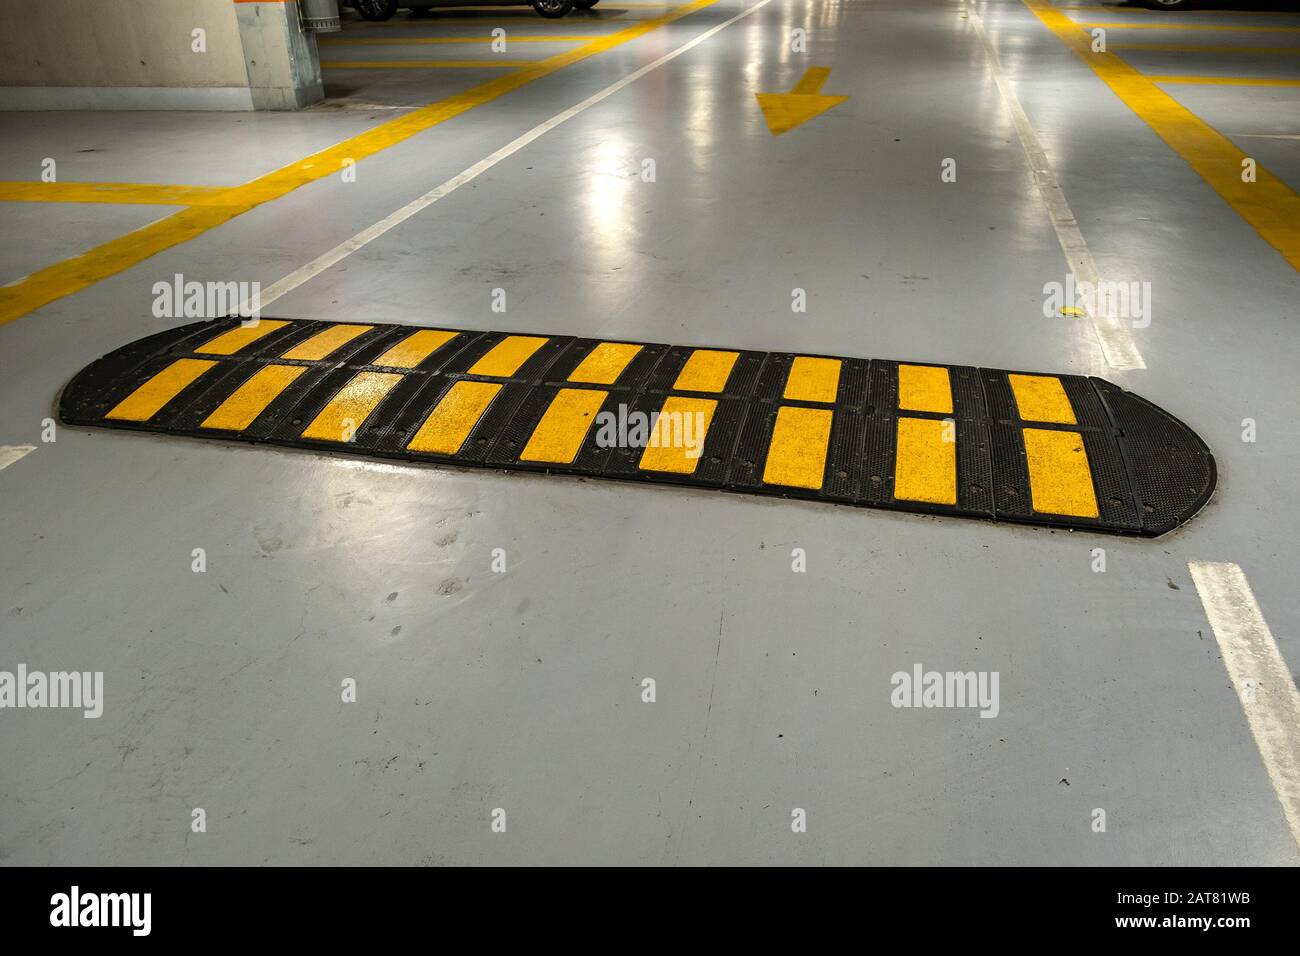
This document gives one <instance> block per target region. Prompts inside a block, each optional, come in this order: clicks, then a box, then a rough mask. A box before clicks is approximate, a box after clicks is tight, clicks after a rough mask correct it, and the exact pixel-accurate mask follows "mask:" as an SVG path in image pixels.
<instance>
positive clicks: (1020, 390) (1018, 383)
mask: <svg viewBox="0 0 1300 956" xmlns="http://www.w3.org/2000/svg"><path fill="white" fill-rule="evenodd" d="M1007 379H1008V381H1010V382H1011V391H1012V393H1013V394H1014V395H1015V396H1016V409H1017V410H1018V411H1019V412H1020V419H1021V421H1026V422H1051V423H1052V424H1054V425H1074V424H1077V423H1076V421H1075V418H1074V408H1073V407H1072V406H1071V405H1070V398H1069V396H1068V395H1066V394H1065V386H1064V385H1062V384H1061V380H1060V379H1059V378H1057V377H1056V376H1055V375H1008V376H1007Z"/></svg>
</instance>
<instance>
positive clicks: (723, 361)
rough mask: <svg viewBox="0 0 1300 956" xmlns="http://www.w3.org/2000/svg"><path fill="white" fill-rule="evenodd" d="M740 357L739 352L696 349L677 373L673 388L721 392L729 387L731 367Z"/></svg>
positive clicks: (688, 390)
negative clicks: (728, 380)
mask: <svg viewBox="0 0 1300 956" xmlns="http://www.w3.org/2000/svg"><path fill="white" fill-rule="evenodd" d="M738 358H740V353H739V352H720V351H718V350H717V349H696V350H695V351H694V352H692V353H691V357H690V358H688V359H687V360H686V364H685V365H683V366H682V370H681V371H680V372H678V373H677V381H676V382H674V383H673V389H674V390H676V391H681V392H720V391H722V390H723V389H724V388H726V387H727V379H729V378H730V377H731V368H732V366H733V365H735V364H736V359H738Z"/></svg>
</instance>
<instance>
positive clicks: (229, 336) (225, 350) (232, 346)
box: [194, 319, 289, 355]
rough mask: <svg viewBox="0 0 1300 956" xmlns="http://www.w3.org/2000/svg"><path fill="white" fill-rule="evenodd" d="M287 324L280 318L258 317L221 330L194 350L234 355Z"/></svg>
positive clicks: (204, 352)
mask: <svg viewBox="0 0 1300 956" xmlns="http://www.w3.org/2000/svg"><path fill="white" fill-rule="evenodd" d="M288 324H289V323H288V322H284V321H282V320H280V319H259V320H258V321H257V322H256V323H254V324H252V325H241V326H239V327H238V328H235V329H231V330H230V331H229V332H222V333H221V334H220V335H218V336H217V337H216V338H214V339H210V340H208V341H207V342H204V343H203V344H202V345H200V346H199V347H198V348H196V349H195V350H194V351H196V352H199V353H201V354H203V355H234V354H235V353H236V352H238V351H239V350H240V349H242V348H243V347H244V346H246V345H249V344H251V343H253V342H256V341H257V340H258V339H260V338H261V337H262V336H264V335H269V334H270V333H272V332H274V331H275V330H276V329H282V328H284V327H285V326H286V325H288Z"/></svg>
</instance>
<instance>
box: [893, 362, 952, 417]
mask: <svg viewBox="0 0 1300 956" xmlns="http://www.w3.org/2000/svg"><path fill="white" fill-rule="evenodd" d="M898 407H899V408H901V409H903V410H905V411H909V412H937V413H939V414H941V415H948V414H951V412H952V381H951V379H950V378H949V376H948V370H947V369H946V368H944V367H943V366H940V365H899V366H898Z"/></svg>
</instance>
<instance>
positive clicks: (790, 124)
mask: <svg viewBox="0 0 1300 956" xmlns="http://www.w3.org/2000/svg"><path fill="white" fill-rule="evenodd" d="M830 72H831V68H830V67H828V66H814V67H811V68H810V69H809V70H808V71H807V72H805V73H804V75H803V78H802V79H800V80H799V82H798V83H796V84H795V85H794V89H793V90H791V91H790V92H789V93H755V94H754V96H756V97H757V98H758V106H759V109H761V110H762V111H763V119H764V120H765V121H766V122H767V128H768V129H769V130H770V131H771V133H772V135H773V136H780V135H781V134H782V133H788V132H790V130H792V129H794V128H795V127H796V126H799V125H801V124H803V123H806V122H808V121H809V120H810V119H812V118H813V117H815V116H820V115H821V114H822V113H825V112H826V111H827V110H828V109H830V108H831V107H832V106H838V105H839V104H841V103H843V102H844V101H845V100H847V99H848V97H847V96H822V95H821V93H820V90H821V88H822V84H823V83H825V82H826V78H827V77H828V76H830Z"/></svg>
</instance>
